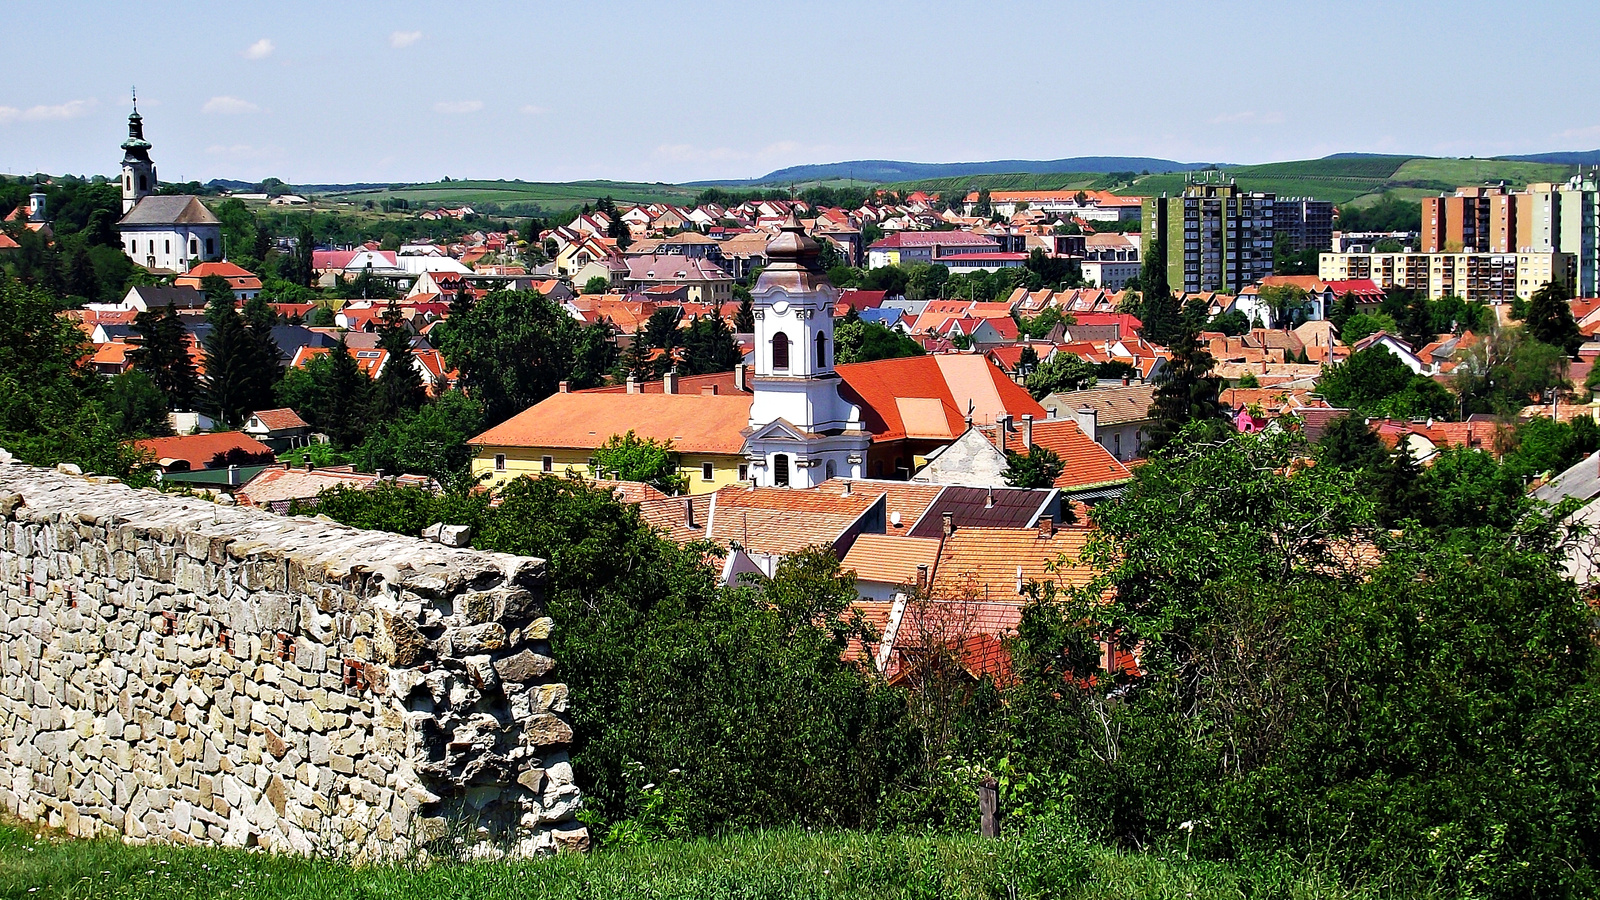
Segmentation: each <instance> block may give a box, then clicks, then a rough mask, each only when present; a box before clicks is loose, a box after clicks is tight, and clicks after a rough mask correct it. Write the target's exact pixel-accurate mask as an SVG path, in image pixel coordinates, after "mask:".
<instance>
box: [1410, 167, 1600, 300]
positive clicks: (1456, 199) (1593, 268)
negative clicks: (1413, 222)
mask: <svg viewBox="0 0 1600 900" xmlns="http://www.w3.org/2000/svg"><path fill="white" fill-rule="evenodd" d="M1597 236H1600V184H1597V176H1596V174H1595V173H1593V172H1590V173H1586V174H1582V175H1578V176H1574V177H1573V178H1572V179H1570V180H1568V181H1567V182H1565V183H1563V184H1553V183H1548V182H1545V183H1535V184H1530V185H1528V187H1527V189H1525V190H1521V191H1510V190H1507V189H1506V188H1505V187H1504V186H1498V187H1463V188H1458V189H1457V190H1456V192H1455V193H1454V194H1453V195H1440V196H1438V197H1427V198H1424V199H1423V201H1422V237H1421V241H1420V242H1419V246H1418V250H1419V251H1421V252H1423V253H1471V252H1478V253H1496V254H1506V253H1513V254H1530V253H1531V254H1551V253H1557V254H1567V255H1569V256H1571V257H1572V263H1573V269H1572V276H1573V279H1572V282H1571V287H1572V290H1573V292H1574V293H1576V294H1577V295H1578V296H1586V297H1587V296H1595V295H1596V294H1597V293H1600V244H1597Z"/></svg>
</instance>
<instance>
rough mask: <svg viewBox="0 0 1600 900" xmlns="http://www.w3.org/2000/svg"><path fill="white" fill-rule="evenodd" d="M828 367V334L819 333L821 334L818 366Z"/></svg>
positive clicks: (819, 337)
mask: <svg viewBox="0 0 1600 900" xmlns="http://www.w3.org/2000/svg"><path fill="white" fill-rule="evenodd" d="M827 367H828V336H827V335H825V334H819V335H817V368H819V369H826V368H827Z"/></svg>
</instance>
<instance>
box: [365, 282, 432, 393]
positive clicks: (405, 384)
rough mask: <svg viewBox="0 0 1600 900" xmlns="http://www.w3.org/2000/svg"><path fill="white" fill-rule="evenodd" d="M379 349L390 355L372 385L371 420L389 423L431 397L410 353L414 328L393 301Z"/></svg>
mask: <svg viewBox="0 0 1600 900" xmlns="http://www.w3.org/2000/svg"><path fill="white" fill-rule="evenodd" d="M378 348H379V349H380V350H383V351H384V352H386V353H387V354H388V355H387V356H386V357H385V358H384V362H383V368H382V369H380V370H379V371H378V377H377V379H376V380H374V382H373V385H372V399H371V409H370V410H368V412H367V420H368V421H370V422H388V421H393V420H394V419H396V418H398V417H400V416H403V415H405V414H407V413H410V412H413V411H415V410H416V409H418V408H419V407H421V406H422V404H423V403H424V402H426V401H427V399H428V390H427V388H426V387H424V386H423V384H422V373H421V372H420V371H418V364H417V361H416V357H415V356H413V355H412V353H411V329H410V328H409V327H408V326H407V325H406V323H405V320H404V319H403V318H402V317H401V315H400V308H399V307H398V306H396V305H395V303H394V301H392V300H391V301H389V307H388V309H386V310H385V311H384V314H383V318H382V320H381V321H380V323H379V325H378Z"/></svg>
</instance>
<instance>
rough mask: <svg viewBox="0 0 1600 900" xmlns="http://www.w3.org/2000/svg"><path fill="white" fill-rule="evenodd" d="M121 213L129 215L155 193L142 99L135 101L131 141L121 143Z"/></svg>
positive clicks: (154, 171)
mask: <svg viewBox="0 0 1600 900" xmlns="http://www.w3.org/2000/svg"><path fill="white" fill-rule="evenodd" d="M122 150H123V153H122V214H123V215H127V214H128V212H129V211H130V210H132V209H133V208H134V207H135V206H137V205H138V203H139V201H140V200H142V199H144V198H145V197H148V196H149V195H151V194H153V193H155V190H156V164H155V163H153V162H151V161H150V142H149V141H147V140H145V139H144V117H143V116H141V115H139V97H138V95H137V94H135V95H134V98H133V113H132V115H130V116H128V139H127V140H125V141H123V142H122Z"/></svg>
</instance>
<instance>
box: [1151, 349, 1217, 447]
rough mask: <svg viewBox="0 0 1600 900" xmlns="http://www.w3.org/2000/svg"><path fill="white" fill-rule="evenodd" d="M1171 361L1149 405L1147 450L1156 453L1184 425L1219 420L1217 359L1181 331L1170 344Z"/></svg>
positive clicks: (1158, 380)
mask: <svg viewBox="0 0 1600 900" xmlns="http://www.w3.org/2000/svg"><path fill="white" fill-rule="evenodd" d="M1171 350H1172V359H1171V360H1170V361H1169V362H1168V363H1167V367H1166V369H1165V370H1163V372H1162V373H1161V375H1160V377H1159V378H1158V379H1157V387H1156V392H1155V398H1154V401H1153V402H1152V403H1151V404H1150V418H1152V419H1154V420H1155V421H1154V423H1153V424H1152V425H1151V426H1150V431H1149V432H1148V433H1149V436H1150V441H1149V447H1150V449H1151V450H1159V449H1160V448H1162V447H1164V446H1166V445H1167V443H1168V442H1169V441H1171V440H1172V439H1173V437H1175V436H1176V435H1177V434H1178V432H1179V431H1182V430H1183V427H1184V426H1185V425H1188V424H1189V423H1190V422H1203V421H1208V420H1215V419H1219V418H1221V416H1222V403H1221V401H1220V400H1219V399H1218V395H1219V394H1220V393H1221V390H1222V379H1221V378H1220V377H1218V376H1216V375H1213V374H1212V369H1213V368H1214V367H1215V365H1216V360H1214V359H1212V357H1211V354H1210V353H1209V352H1207V351H1206V349H1205V348H1203V347H1201V346H1200V341H1199V338H1198V335H1197V334H1196V333H1195V332H1193V331H1184V332H1181V333H1180V334H1179V335H1178V339H1177V340H1175V341H1173V342H1172V347H1171Z"/></svg>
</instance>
